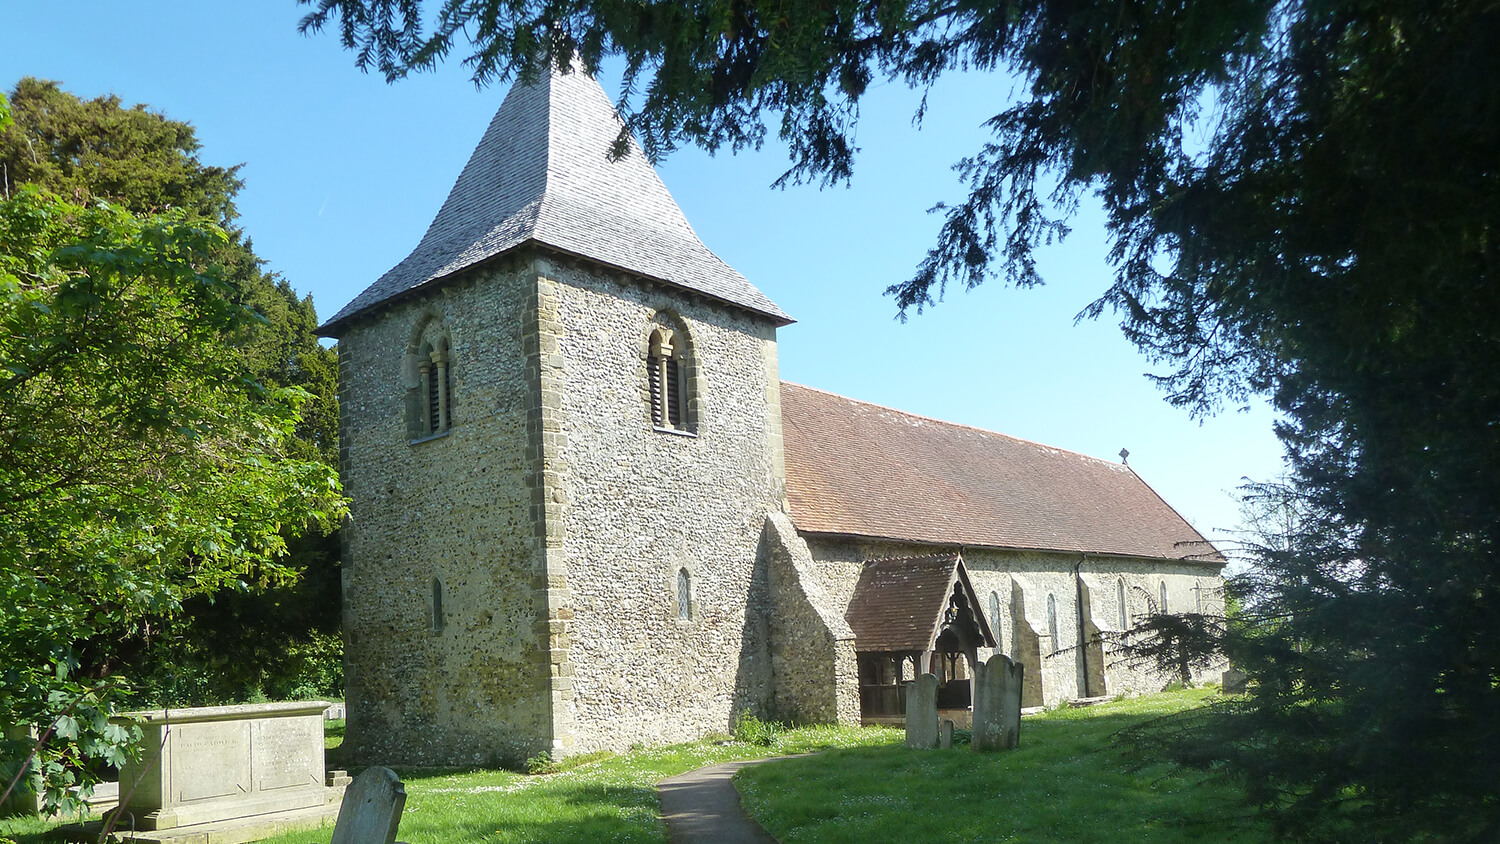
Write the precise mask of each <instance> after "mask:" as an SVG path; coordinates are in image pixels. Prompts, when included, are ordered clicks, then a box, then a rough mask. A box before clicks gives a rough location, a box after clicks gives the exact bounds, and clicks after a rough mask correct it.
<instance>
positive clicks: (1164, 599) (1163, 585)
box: [1161, 580, 1169, 613]
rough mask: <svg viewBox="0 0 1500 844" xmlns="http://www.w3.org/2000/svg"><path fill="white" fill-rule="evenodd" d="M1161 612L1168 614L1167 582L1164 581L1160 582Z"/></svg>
mask: <svg viewBox="0 0 1500 844" xmlns="http://www.w3.org/2000/svg"><path fill="white" fill-rule="evenodd" d="M1161 611H1162V612H1163V613H1166V612H1169V610H1168V609H1167V582H1166V581H1165V580H1163V581H1162V582H1161Z"/></svg>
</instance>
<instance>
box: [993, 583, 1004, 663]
mask: <svg viewBox="0 0 1500 844" xmlns="http://www.w3.org/2000/svg"><path fill="white" fill-rule="evenodd" d="M990 632H991V633H994V634H995V650H996V651H1004V650H1005V637H1004V636H1002V635H1000V593H999V592H991V593H990Z"/></svg>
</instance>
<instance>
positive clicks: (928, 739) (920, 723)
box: [906, 674, 938, 750]
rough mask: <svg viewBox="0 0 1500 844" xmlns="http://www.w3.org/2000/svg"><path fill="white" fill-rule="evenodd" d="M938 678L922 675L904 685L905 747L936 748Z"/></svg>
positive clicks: (931, 675)
mask: <svg viewBox="0 0 1500 844" xmlns="http://www.w3.org/2000/svg"><path fill="white" fill-rule="evenodd" d="M937 693H938V678H937V675H936V674H923V675H922V676H920V677H918V678H917V681H916V682H915V683H907V684H906V746H907V747H910V748H912V749H914V750H929V749H931V748H934V747H937V746H938V709H937Z"/></svg>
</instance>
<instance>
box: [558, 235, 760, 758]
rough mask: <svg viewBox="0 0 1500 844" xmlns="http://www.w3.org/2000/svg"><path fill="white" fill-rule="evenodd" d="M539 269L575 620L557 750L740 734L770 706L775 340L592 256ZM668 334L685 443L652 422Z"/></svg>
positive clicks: (561, 546) (741, 318)
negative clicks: (679, 360)
mask: <svg viewBox="0 0 1500 844" xmlns="http://www.w3.org/2000/svg"><path fill="white" fill-rule="evenodd" d="M538 272H539V274H540V276H541V280H540V281H539V289H541V290H543V291H544V292H545V295H544V297H543V299H544V301H547V302H555V309H553V308H550V307H544V309H543V310H544V314H550V313H552V312H554V311H555V318H554V321H553V322H552V324H551V330H552V332H553V333H554V338H555V343H556V349H557V351H556V355H557V365H558V366H559V367H560V369H559V371H558V373H557V376H556V377H557V380H558V385H557V387H556V391H557V395H558V402H559V403H558V418H559V419H560V420H561V424H560V430H559V431H558V433H557V435H556V436H555V439H554V440H552V441H551V442H544V449H545V450H546V454H547V457H546V461H547V463H548V465H549V466H554V467H555V469H556V471H555V473H554V474H550V475H549V476H548V478H547V484H548V496H547V497H548V500H549V501H550V502H553V503H557V504H558V505H559V507H558V509H559V511H560V535H558V536H557V537H555V541H556V548H557V549H558V550H559V552H560V554H561V559H562V560H563V561H564V564H565V571H560V570H556V569H554V570H552V574H553V583H552V586H553V588H554V590H558V589H559V587H561V588H564V589H565V590H566V592H565V594H562V593H561V592H559V593H558V594H556V595H554V602H555V603H556V604H557V605H558V606H560V607H565V608H566V610H567V611H568V615H569V616H570V617H569V618H566V619H563V621H564V622H565V623H563V624H559V625H557V627H558V629H559V631H560V632H561V633H562V634H563V636H564V641H563V643H562V644H561V645H560V646H559V647H562V648H565V649H566V650H567V658H566V661H565V663H564V662H560V661H559V660H558V659H556V654H554V659H553V663H554V665H564V666H565V669H566V671H567V672H568V676H566V677H562V678H559V680H565V681H566V683H565V684H563V685H566V688H559V689H558V691H556V692H555V693H554V704H555V706H556V707H557V711H556V713H555V716H554V717H555V725H556V726H555V736H554V747H553V752H554V753H556V754H562V755H567V754H572V753H578V752H587V751H592V750H599V749H614V750H622V749H625V748H627V747H629V746H630V745H631V744H633V743H636V742H642V743H661V742H674V741H683V740H687V739H691V738H695V737H698V736H701V735H703V734H704V733H705V732H710V731H716V730H718V731H722V730H727V729H729V728H730V727H731V726H732V723H733V720H734V719H735V718H736V717H737V716H738V715H739V714H740V713H742V712H757V713H759V712H763V711H764V708H765V706H766V704H767V702H768V698H769V694H770V657H769V642H768V635H769V634H768V625H767V623H766V619H765V618H764V617H762V614H761V613H760V612H757V608H758V607H760V606H762V605H763V596H762V594H761V593H763V592H764V589H765V577H764V567H763V566H761V565H758V561H757V550H758V548H759V545H760V539H761V531H762V526H763V524H764V522H765V518H766V513H767V512H768V511H771V510H776V509H779V507H780V501H781V498H782V491H781V484H780V480H779V477H778V473H777V472H776V471H775V468H776V464H775V452H776V451H777V447H778V446H779V436H777V435H778V434H779V429H780V407H779V394H780V382H779V381H778V379H777V372H776V345H775V343H776V339H775V337H776V335H775V328H774V326H773V325H772V324H771V323H770V322H769V320H766V319H765V318H763V317H758V316H754V315H751V314H748V313H746V312H744V311H741V310H738V309H731V308H726V307H723V306H721V305H718V304H714V303H711V302H709V301H707V300H705V299H702V298H697V297H688V296H686V295H684V294H682V293H681V292H678V291H671V290H667V289H665V288H661V287H656V286H652V285H647V284H644V283H641V282H638V281H635V280H632V279H630V278H626V277H622V276H619V275H615V274H612V273H609V272H606V271H603V270H601V269H598V268H595V267H593V266H591V265H588V264H584V263H581V262H573V261H567V260H564V259H558V260H554V261H551V262H542V261H539V262H538ZM545 321H546V320H545V319H544V322H545ZM656 326H662V327H665V328H669V329H671V330H673V331H674V332H675V338H674V346H676V348H678V349H679V350H680V351H682V352H683V353H684V357H683V370H684V372H683V378H684V379H685V380H686V381H687V382H688V384H689V388H688V390H687V391H686V394H687V395H688V397H689V400H690V402H689V409H688V417H689V420H690V425H689V427H690V432H679V431H662V430H656V429H654V428H653V425H652V418H651V397H650V392H649V389H648V383H649V378H648V373H647V358H648V345H649V337H650V334H651V332H652V330H653V328H654V327H656ZM553 541H554V537H552V536H551V535H550V534H549V542H553ZM683 570H686V571H687V573H688V578H689V582H690V585H691V605H690V607H689V608H688V612H687V613H686V614H687V616H688V618H686V619H682V618H680V607H679V606H678V577H679V573H680V572H681V571H683ZM559 575H563V576H564V577H563V578H559V577H558V576H559ZM554 644H555V645H556V644H557V643H554ZM555 682H557V681H555Z"/></svg>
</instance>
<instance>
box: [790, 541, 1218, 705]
mask: <svg viewBox="0 0 1500 844" xmlns="http://www.w3.org/2000/svg"><path fill="white" fill-rule="evenodd" d="M806 540H807V545H808V547H809V548H810V550H811V552H812V556H813V559H814V560H815V561H816V572H817V576H818V578H819V580H820V581H821V586H822V589H823V591H824V592H825V593H826V594H827V595H828V596H829V598H830V600H831V601H832V602H833V604H834V605H835V607H836V608H837V612H838V613H839V614H840V615H843V614H844V613H846V612H847V611H848V607H849V601H850V599H851V598H852V597H853V595H854V586H855V584H856V583H858V582H859V572H860V568H861V567H862V565H863V563H864V562H865V561H867V560H878V559H886V558H891V557H910V556H919V555H923V554H936V553H951V552H953V551H954V550H956V549H955V548H954V547H953V546H939V545H924V544H919V543H898V542H886V541H879V540H863V539H858V538H854V537H840V536H826V535H816V536H808V537H806ZM962 553H963V559H964V565H965V566H967V568H968V570H969V580H970V581H971V582H972V583H973V585H974V591H975V592H976V593H977V594H978V595H979V599H980V609H981V610H983V612H984V615H985V618H986V619H987V620H988V621H989V623H990V628H991V630H992V631H994V633H995V635H996V637H997V638H998V639H999V640H1000V648H999V649H998V651H997V652H1000V653H1004V654H1005V655H1006V656H1009V657H1010V658H1011V659H1014V660H1016V661H1017V662H1020V663H1022V664H1023V665H1025V666H1026V679H1025V684H1026V688H1025V692H1024V694H1023V698H1022V703H1023V705H1024V706H1042V705H1052V704H1055V703H1059V702H1062V701H1064V700H1070V699H1073V698H1078V697H1083V696H1084V690H1085V686H1087V692H1088V694H1089V695H1090V696H1103V695H1118V694H1138V693H1144V692H1154V691H1159V690H1161V689H1162V687H1163V686H1165V685H1167V684H1168V683H1169V682H1171V681H1172V679H1174V678H1171V677H1164V676H1162V675H1159V674H1157V673H1156V672H1155V671H1154V670H1151V669H1148V668H1139V667H1131V666H1128V665H1126V664H1125V663H1124V662H1123V661H1122V660H1121V659H1120V658H1119V656H1118V655H1117V654H1115V653H1112V652H1111V651H1110V650H1109V649H1108V648H1101V647H1099V646H1089V647H1083V648H1080V647H1078V645H1079V641H1080V640H1079V630H1078V620H1079V612H1078V595H1079V592H1080V589H1079V586H1080V580H1081V581H1082V586H1083V588H1082V590H1081V591H1082V593H1083V596H1084V601H1085V606H1084V613H1083V616H1084V621H1085V624H1086V627H1085V629H1084V631H1083V632H1084V640H1085V641H1086V642H1089V641H1092V640H1093V636H1092V633H1093V632H1094V630H1095V629H1097V630H1098V631H1099V632H1100V633H1103V634H1105V635H1106V636H1107V635H1108V634H1110V633H1117V632H1120V631H1121V630H1122V629H1124V628H1122V627H1121V626H1120V623H1119V617H1120V606H1119V601H1118V590H1117V588H1116V584H1117V583H1118V582H1123V583H1124V584H1125V587H1126V589H1125V592H1126V614H1127V620H1128V621H1129V622H1130V623H1131V624H1133V623H1134V622H1135V621H1137V620H1139V618H1140V617H1142V616H1144V615H1146V614H1147V613H1148V612H1150V608H1151V607H1153V606H1156V605H1157V604H1159V603H1160V590H1161V586H1162V584H1163V583H1165V584H1166V588H1167V593H1168V607H1167V608H1168V609H1169V610H1170V611H1173V612H1192V611H1194V610H1196V609H1199V608H1200V607H1201V609H1202V610H1204V611H1222V609H1223V597H1222V587H1223V579H1222V578H1221V577H1220V568H1219V566H1217V565H1213V564H1204V563H1196V562H1191V561H1182V562H1175V561H1164V560H1151V559H1142V558H1133V557H1101V556H1094V555H1088V556H1086V557H1085V556H1083V555H1079V554H1058V553H1048V552H1041V551H1011V550H1005V549H993V548H973V547H968V548H964V549H963V551H962ZM1080 560H1082V565H1081V566H1080V565H1079V563H1080ZM1075 566H1078V567H1079V568H1078V575H1077V576H1076V577H1075V575H1074V567H1075ZM1148 595H1149V596H1150V600H1149V602H1148V599H1147V596H1148ZM992 596H993V597H992ZM1049 596H1051V597H1052V598H1053V600H1054V601H1055V603H1056V607H1057V637H1056V641H1055V643H1054V640H1053V637H1052V633H1051V624H1050V623H1049V619H1048V615H1047V599H1048V597H1049ZM995 599H998V600H995ZM996 604H998V609H999V610H1000V612H999V615H998V617H996V616H995V614H994V612H993V610H994V609H995V605H996ZM991 653H993V652H992V651H989V650H986V649H981V651H980V658H981V659H986V658H988V656H989V655H990V654H991ZM1220 671H1222V668H1215V669H1210V670H1208V671H1205V672H1202V673H1201V674H1200V675H1199V676H1198V677H1195V680H1198V681H1200V682H1212V681H1215V680H1217V679H1218V674H1219V672H1220ZM1085 672H1087V677H1088V681H1087V683H1086V682H1085ZM1101 686H1102V687H1101Z"/></svg>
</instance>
